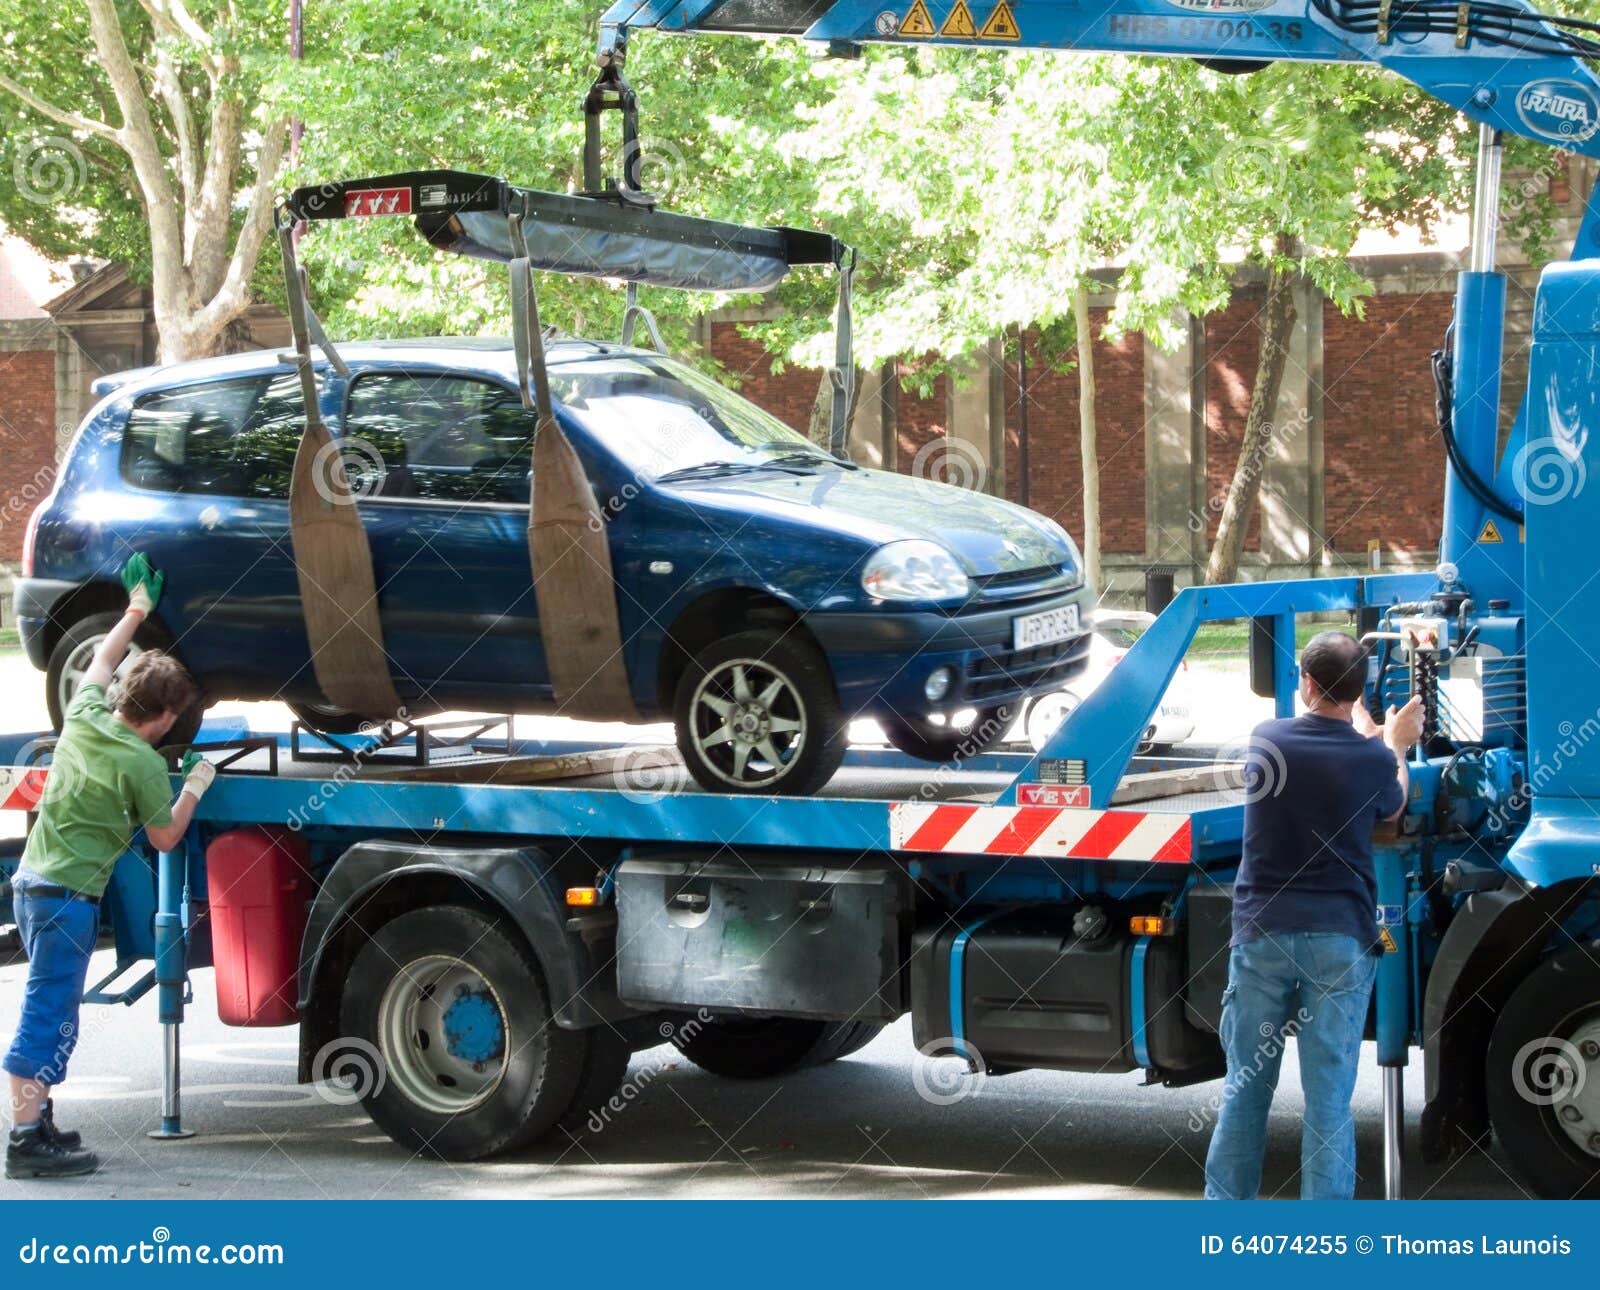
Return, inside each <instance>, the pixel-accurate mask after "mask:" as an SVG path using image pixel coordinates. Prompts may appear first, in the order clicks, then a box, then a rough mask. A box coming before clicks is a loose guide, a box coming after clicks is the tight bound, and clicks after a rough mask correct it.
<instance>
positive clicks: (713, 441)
mask: <svg viewBox="0 0 1600 1290" xmlns="http://www.w3.org/2000/svg"><path fill="white" fill-rule="evenodd" d="M550 388H551V392H552V393H553V394H554V395H555V397H556V398H557V399H558V400H559V401H560V402H561V403H562V404H564V405H565V406H566V407H567V408H568V409H569V410H570V411H571V412H573V413H574V414H575V415H576V416H577V418H578V419H579V420H580V421H581V422H582V423H583V424H584V425H585V426H586V427H587V428H588V429H589V431H590V432H591V433H592V434H593V435H594V436H595V437H596V438H597V439H599V440H600V441H601V443H603V444H604V445H605V446H606V447H607V448H609V449H610V450H611V451H612V452H613V453H615V454H616V455H617V456H618V457H619V458H620V459H621V460H622V461H623V462H624V463H625V464H627V465H628V466H629V467H631V468H632V469H633V470H635V471H637V472H638V473H639V474H640V475H641V476H643V477H644V478H647V479H659V478H661V477H662V476H664V475H670V474H676V473H677V472H679V471H695V472H696V473H702V471H703V468H706V467H718V468H721V469H727V470H729V471H737V470H741V469H756V468H761V467H765V466H770V465H772V464H773V463H774V462H778V461H781V463H782V465H783V466H784V467H789V468H792V467H794V465H795V464H796V463H799V464H800V465H802V466H803V465H804V464H805V461H804V460H803V459H804V458H812V457H814V458H815V459H816V461H817V464H818V465H822V464H825V463H827V462H831V461H832V460H833V458H832V457H830V456H828V455H827V454H826V453H825V452H823V451H822V450H821V449H820V448H818V447H816V446H815V445H813V444H812V443H811V441H810V440H808V439H806V438H805V437H804V436H803V435H800V434H796V433H795V432H794V431H793V430H791V429H790V428H789V427H788V426H786V425H784V424H783V422H781V421H779V420H778V419H777V418H776V417H774V416H771V415H770V414H768V413H766V412H763V411H762V410H761V409H760V408H758V407H756V405H755V404H753V403H751V402H750V401H749V400H747V399H742V398H740V397H739V396H738V395H737V394H735V393H734V392H733V391H732V390H728V389H724V388H723V387H722V386H721V385H718V384H717V382H716V381H714V380H712V379H711V378H710V377H708V376H704V375H702V374H701V373H699V372H696V371H695V370H694V369H693V368H691V367H688V366H686V365H685V364H683V363H679V362H676V361H674V360H672V359H669V358H661V357H659V356H657V355H653V354H621V355H617V356H614V357H610V358H604V359H594V360H591V361H588V362H584V363H582V364H581V365H573V366H564V365H563V366H556V367H552V368H551V370H550ZM696 468H701V470H697V469H696Z"/></svg>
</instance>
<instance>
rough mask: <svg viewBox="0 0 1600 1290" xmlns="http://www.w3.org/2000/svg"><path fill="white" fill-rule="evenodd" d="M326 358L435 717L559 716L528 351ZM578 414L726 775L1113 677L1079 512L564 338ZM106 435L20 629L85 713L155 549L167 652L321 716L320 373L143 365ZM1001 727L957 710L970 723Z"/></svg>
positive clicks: (503, 348)
mask: <svg viewBox="0 0 1600 1290" xmlns="http://www.w3.org/2000/svg"><path fill="white" fill-rule="evenodd" d="M340 352H341V355H342V356H343V357H344V358H345V359H346V361H347V363H348V366H349V368H350V375H349V377H348V379H347V378H345V377H342V376H340V375H338V374H337V373H336V372H335V371H333V370H332V369H331V368H327V367H322V368H319V379H320V383H321V384H320V389H321V404H322V411H323V415H324V417H325V418H326V419H327V421H328V423H329V424H330V426H332V427H334V428H335V432H336V433H337V434H338V435H339V436H340V443H341V445H342V450H343V453H344V459H345V462H346V464H347V467H348V470H349V474H350V477H351V479H352V481H353V484H354V489H355V491H356V493H357V495H358V499H359V500H358V501H357V503H356V504H357V505H358V506H359V508H360V515H361V519H362V521H363V523H364V525H365V527H366V531H367V534H368V536H369V538H370V541H371V545H372V553H373V560H374V565H375V570H376V576H377V582H378V586H379V602H380V612H381V617H382V623H383V628H384V636H385V644H386V646H387V649H388V653H389V661H390V667H391V670H392V674H393V677H394V681H395V685H396V688H397V690H398V692H399V694H400V696H401V698H402V699H403V700H404V701H405V702H406V703H407V705H408V707H409V708H410V710H411V711H412V712H413V713H417V714H423V713H427V712H430V711H439V710H445V709H468V710H478V711H495V712H539V711H549V710H551V708H552V706H553V700H552V691H551V686H550V683H549V678H548V673H547V669H546V665H545V659H544V654H543V646H542V644H541V639H540V630H539V621H538V613H537V609H536V606H535V598H534V595H533V592H532V587H531V581H530V572H529V566H528V546H527V540H526V526H527V507H528V500H529V496H528V495H529V471H528V463H529V460H530V453H529V436H530V431H531V429H532V425H533V417H532V415H531V414H530V413H528V412H527V411H525V410H524V408H523V406H522V403H521V401H520V399H519V396H518V394H517V389H516V371H515V362H514V358H513V354H512V350H511V348H510V346H509V344H507V343H505V342H499V341H464V340H458V341H428V342H411V343H406V342H384V343H381V344H370V345H350V346H342V347H341V350H340ZM549 370H550V376H551V382H552V387H553V390H554V393H555V398H556V400H557V411H558V415H559V416H560V417H561V419H562V423H563V425H564V426H565V428H566V431H567V434H568V435H569V437H570V439H571V441H572V443H573V445H574V448H575V449H576V451H577V452H578V454H579V456H580V457H581V458H582V460H583V463H584V465H585V468H586V470H587V472H588V475H589V478H590V481H591V482H592V484H593V486H594V489H595V493H596V496H597V498H598V499H599V501H600V505H601V508H602V510H603V513H604V515H605V517H606V525H607V534H608V540H609V543H610V547H611V552H612V563H613V569H614V573H615V581H616V587H615V594H616V596H617V602H618V606H619V610H620V615H621V622H622V629H623V639H624V641H625V646H624V651H625V659H626V664H627V671H628V675H629V679H630V683H631V686H632V691H633V697H634V701H635V703H636V705H637V707H638V709H639V712H640V714H641V716H643V717H646V718H654V717H660V716H670V717H671V719H672V720H673V722H674V723H675V725H676V727H677V732H678V743H679V746H680V748H681V750H682V752H683V756H684V758H685V760H686V762H687V764H688V767H689V769H690V771H691V772H692V773H693V775H694V777H695V778H696V779H697V780H698V781H699V782H700V783H701V784H702V785H704V786H705V787H707V788H709V789H712V790H715V791H721V792H783V793H809V792H813V791H815V790H816V789H818V788H820V787H821V786H822V785H823V784H824V783H826V781H827V780H828V778H829V776H831V775H832V774H833V772H834V771H835V770H836V769H837V767H838V765H839V762H840V760H841V758H842V757H843V755H844V749H845V742H846V736H845V731H846V723H847V721H848V719H849V718H851V717H853V716H858V715H862V716H870V717H874V718H876V719H877V720H878V721H880V722H881V723H882V724H883V726H884V728H885V730H886V731H887V732H888V735H889V737H890V739H891V740H892V741H893V742H894V743H895V744H896V746H897V747H899V748H901V749H902V750H904V751H906V752H909V753H911V754H914V755H915V756H917V757H922V758H926V759H928V760H931V761H944V760H948V759H951V758H953V757H956V756H961V755H966V754H967V753H969V752H971V751H975V750H977V749H980V748H982V747H984V746H986V745H988V744H990V743H992V742H994V740H995V739H997V738H998V737H999V735H1000V734H1001V733H1002V732H1003V731H1004V729H1005V727H1006V725H1007V724H1008V715H1009V709H1010V708H1011V706H1012V705H1014V704H1016V703H1017V701H1018V700H1020V699H1022V698H1024V697H1025V696H1026V695H1029V694H1033V693H1038V692H1041V691H1045V690H1049V689H1052V688H1054V687H1057V686H1059V685H1060V684H1061V683H1062V682H1063V681H1065V680H1067V679H1068V678H1069V677H1071V676H1072V675H1074V674H1075V673H1076V672H1077V671H1079V670H1080V669H1081V668H1082V667H1083V666H1084V664H1085V662H1086V659H1087V652H1088V646H1089V637H1088V635H1087V634H1086V632H1085V626H1086V615H1085V612H1084V611H1085V609H1086V607H1087V604H1088V602H1089V597H1090V593H1089V590H1088V589H1087V588H1086V587H1085V585H1084V582H1083V577H1082V573H1081V569H1080V565H1079V558H1078V553H1077V550H1076V548H1075V547H1074V546H1073V543H1072V541H1071V539H1070V538H1069V537H1068V536H1067V534H1066V533H1065V532H1064V531H1063V530H1062V529H1061V528H1060V526H1059V525H1057V524H1055V523H1054V522H1053V521H1051V520H1048V519H1046V518H1044V517H1042V516H1040V515H1037V514H1034V513H1033V512H1031V511H1028V510H1025V509H1023V508H1021V507H1018V506H1014V505H1011V504H1009V503H1007V502H1004V501H1000V500H997V499H995V498H992V497H988V496H984V495H983V494H980V493H976V492H971V491H968V490H965V489H959V488H954V487H949V486H946V485H943V484H938V483H931V482H928V481H924V480H917V479H910V478H906V477H904V476H900V475H896V474H891V473H886V472H883V471H876V470H867V469H862V468H860V467H858V466H855V465H853V464H851V463H849V462H842V461H839V460H836V459H834V458H833V457H831V456H829V455H827V454H826V453H825V452H823V451H822V450H820V449H818V448H816V447H815V446H813V445H812V444H811V443H810V442H809V441H807V440H806V439H805V438H804V437H803V436H801V435H798V434H796V433H795V432H794V431H792V430H790V429H789V428H788V427H787V426H785V425H783V424H781V423H780V422H778V421H777V420H775V419H774V418H773V417H771V416H769V415H768V414H767V413H765V412H763V411H761V409H759V408H757V407H756V406H754V405H753V404H751V403H750V402H748V401H747V400H745V399H742V398H740V397H739V396H738V395H736V394H733V393H731V392H730V391H728V390H727V389H725V388H723V387H722V386H720V385H718V384H717V383H716V382H715V381H713V380H711V379H709V378H708V377H706V376H704V375H702V374H700V373H699V372H697V371H695V370H694V369H692V368H691V367H688V366H686V365H684V364H681V363H678V362H676V361H674V360H672V359H668V358H664V357H662V356H660V355H658V354H655V353H652V352H644V351H640V350H635V349H629V348H623V347H620V346H615V345H606V344H597V343H589V342H584V341H562V342H557V343H555V344H553V345H552V347H551V349H550V352H549ZM100 392H101V393H103V394H105V395H106V397H105V398H104V399H103V400H102V402H101V403H100V405H99V406H98V407H97V408H96V409H95V410H94V411H93V412H92V413H91V414H90V416H89V418H88V419H87V421H86V422H85V423H84V425H83V427H82V428H81V429H80V431H79V433H78V436H77V438H76V440H75V441H74V443H73V445H72V448H71V450H70V452H69V455H68V457H67V459H66V461H65V462H64V464H63V468H62V471H61V475H60V478H59V481H58V484H57V487H56V489H55V492H54V493H53V494H52V496H51V497H50V498H49V499H48V500H47V501H46V502H45V503H44V504H43V505H42V506H41V507H40V508H39V510H38V511H37V513H36V514H35V515H34V517H33V520H32V522H31V525H30V529H29V538H28V549H27V554H26V556H25V560H24V576H23V578H22V580H21V582H20V583H19V585H18V589H17V600H16V603H17V615H18V620H19V622H20V624H21V630H22V637H23V640H24V643H25V645H26V647H27V651H28V657H29V658H30V659H31V660H32V661H33V663H34V665H35V666H36V667H39V668H41V669H45V670H47V672H48V684H49V703H50V711H51V715H52V717H53V719H54V720H55V721H56V722H57V723H58V724H59V722H60V720H61V714H62V712H63V711H64V710H65V708H66V706H67V702H68V700H69V698H70V695H71V693H72V690H73V688H74V686H75V685H76V684H77V682H78V680H79V678H80V677H81V675H82V673H83V670H84V668H85V667H86V666H87V663H88V661H89V659H90V657H91V655H92V654H93V651H94V648H95V646H96V644H97V642H98V641H99V639H100V637H101V636H102V635H103V634H104V633H105V632H106V631H107V630H108V629H109V627H110V626H111V624H112V623H113V622H115V621H116V615H117V614H118V612H119V611H120V610H121V608H122V604H123V595H122V590H121V587H120V584H119V582H118V579H117V570H118V569H119V568H120V566H121V565H122V563H123V561H125V560H126V559H127V557H128V555H129V553H130V552H131V551H133V550H139V551H143V552H145V553H146V554H148V556H149V557H150V560H151V562H152V563H153V564H155V565H156V567H158V568H160V569H163V570H165V571H166V572H167V590H166V595H165V597H164V598H163V600H162V602H161V605H160V608H159V611H158V614H157V616H156V618H155V619H152V621H151V622H150V623H149V624H148V625H147V629H146V635H145V636H144V637H143V638H142V642H141V643H142V644H143V645H145V646H147V647H148V646H161V647H165V648H169V649H172V650H174V651H175V652H176V653H177V655H178V656H179V657H180V658H181V659H182V660H183V661H184V663H185V664H187V666H188V667H189V668H190V669H191V670H192V671H193V672H194V674H195V675H196V676H197V677H198V678H199V680H200V683H201V685H202V686H203V687H204V689H205V692H206V694H207V696H208V698H209V699H213V700H214V699H222V698H230V699H283V700H285V701H287V702H288V703H289V705H290V706H291V707H292V708H293V709H294V710H295V712H296V713H297V714H298V715H299V716H300V718H301V719H302V720H304V721H305V722H307V723H308V724H310V725H312V726H315V727H317V728H319V729H323V730H328V731H334V732H337V731H340V730H350V729H354V728H355V727H356V725H358V724H359V723H360V722H361V721H362V720H363V719H364V718H365V717H367V716H368V714H364V713H350V712H342V711H339V710H337V709H334V708H331V707H330V706H328V704H327V703H326V701H325V699H324V697H323V696H322V695H321V694H320V693H319V691H318V689H317V684H316V680H315V677H314V675H313V672H312V667H311V660H310V655H309V647H308V644H307V639H306V631H305V627H304V623H303V620H302V614H301V605H300V600H299V595H298V585H297V580H296V574H295V565H294V557H293V552H292V549H291V544H290V534H289V512H288V501H287V497H288V488H289V475H290V466H291V463H292V461H293V457H294V452H295V448H296V446H297V444H298V442H299V439H300V434H301V428H302V422H303V417H302V405H301V401H300V393H299V386H298V382H297V379H296V376H295V373H294V370H293V369H292V368H291V367H290V366H289V365H288V364H287V363H285V362H283V361H282V360H281V357H280V356H279V355H277V354H274V353H257V354H248V355H240V356H234V357H229V358H221V359H212V360H206V361H202V362H197V363H189V364H185V365H182V366H179V367H171V368H163V369H159V370H147V371H143V372H137V373H130V374H126V375H124V376H122V377H117V378H108V379H107V380H106V381H104V382H103V383H102V386H101V391H100ZM972 710H975V711H976V713H977V717H976V719H975V720H971V721H970V723H969V722H968V721H967V720H965V719H964V720H963V721H961V722H957V721H955V720H953V718H954V716H955V715H956V714H958V713H963V714H966V713H970V712H971V711H972Z"/></svg>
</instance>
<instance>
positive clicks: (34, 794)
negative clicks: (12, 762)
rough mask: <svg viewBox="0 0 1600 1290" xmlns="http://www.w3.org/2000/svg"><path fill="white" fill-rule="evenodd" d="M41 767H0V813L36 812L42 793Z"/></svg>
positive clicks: (43, 776)
mask: <svg viewBox="0 0 1600 1290" xmlns="http://www.w3.org/2000/svg"><path fill="white" fill-rule="evenodd" d="M47 773H48V772H46V770H45V768H44V767H43V766H32V767H23V766H0V811H36V810H38V809H39V797H40V795H41V794H42V793H43V792H44V781H45V776H46V774H47Z"/></svg>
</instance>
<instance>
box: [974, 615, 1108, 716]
mask: <svg viewBox="0 0 1600 1290" xmlns="http://www.w3.org/2000/svg"><path fill="white" fill-rule="evenodd" d="M1089 636H1090V633H1088V632H1085V633H1084V634H1083V635H1082V636H1078V637H1075V638H1074V639H1072V640H1065V641H1056V642H1054V643H1053V644H1050V645H1035V646H1033V647H1032V648H1030V649H1004V650H994V651H992V652H991V653H988V654H984V655H980V656H979V657H978V658H977V659H976V660H975V661H974V662H973V663H972V665H971V667H970V668H969V670H968V675H967V686H966V693H965V696H964V697H965V698H966V699H967V700H968V701H969V702H972V703H978V702H981V701H983V700H985V699H991V698H994V697H996V696H997V695H1010V694H1015V693H1016V692H1017V691H1018V690H1032V689H1035V688H1037V687H1039V686H1042V685H1045V684H1046V683H1050V682H1055V683H1060V682H1064V681H1066V680H1068V679H1070V678H1071V677H1072V676H1073V675H1075V674H1076V673H1077V672H1078V671H1079V670H1080V669H1081V668H1082V666H1083V665H1084V663H1086V662H1087V661H1088V658H1089Z"/></svg>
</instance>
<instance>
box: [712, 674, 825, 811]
mask: <svg viewBox="0 0 1600 1290" xmlns="http://www.w3.org/2000/svg"><path fill="white" fill-rule="evenodd" d="M690 714H691V719H692V720H693V722H694V740H695V744H696V746H697V748H698V749H699V751H700V755H701V757H702V759H703V760H704V761H705V763H706V765H707V766H708V767H710V769H711V770H712V771H713V772H714V773H715V774H716V775H717V777H718V778H719V779H724V780H726V781H727V782H728V783H729V784H731V785H733V786H735V787H737V788H741V789H748V788H759V787H761V786H763V785H765V784H770V783H773V782H775V781H777V780H779V779H782V778H783V776H784V774H785V773H786V771H787V770H788V767H789V766H790V765H792V764H793V763H794V762H795V761H796V760H797V759H798V758H799V757H800V756H801V754H802V753H803V752H804V751H805V743H806V719H805V703H804V701H803V699H802V698H801V695H800V690H799V687H798V686H796V684H795V683H794V682H793V681H792V680H790V678H789V677H788V676H787V675H786V674H785V673H784V672H782V671H781V670H780V669H779V668H777V667H776V666H774V665H773V664H772V663H770V662H767V661H764V660H762V659H758V658H734V659H729V660H727V661H726V662H724V663H721V664H719V665H718V666H716V667H715V668H713V669H712V670H710V671H709V672H707V673H706V675H705V676H704V677H703V678H702V679H701V681H700V684H699V685H697V686H696V687H695V691H694V697H693V699H692V700H691V709H690Z"/></svg>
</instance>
